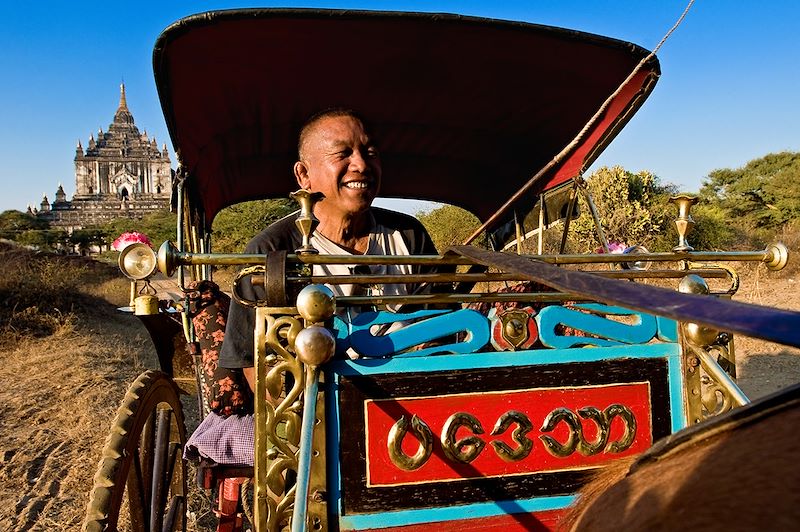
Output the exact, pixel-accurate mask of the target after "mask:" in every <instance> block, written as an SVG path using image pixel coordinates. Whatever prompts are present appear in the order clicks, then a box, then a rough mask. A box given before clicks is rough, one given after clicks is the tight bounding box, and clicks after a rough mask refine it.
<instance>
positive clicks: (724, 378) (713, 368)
mask: <svg viewBox="0 0 800 532" xmlns="http://www.w3.org/2000/svg"><path fill="white" fill-rule="evenodd" d="M692 351H693V352H694V354H695V355H697V357H698V358H699V359H700V364H702V365H703V369H704V370H706V371H707V372H708V373H709V374H710V375H711V376H712V377H713V378H714V380H715V381H717V383H719V384H720V385H722V387H723V388H725V391H726V392H728V393H729V394H730V395H731V398H732V399H733V402H734V403H736V406H743V405H746V404H747V403H749V402H750V399H748V398H747V396H746V395H745V394H744V392H743V391H742V390H741V388H739V386H737V385H736V383H735V382H734V381H733V379H731V377H730V375H728V374H727V373H726V372H725V370H723V369H722V368H721V367H720V365H719V364H717V361H716V360H714V359H713V358H711V355H709V354H708V353H707V352H706V351H705V350H704V349H696V348H694V347H692Z"/></svg>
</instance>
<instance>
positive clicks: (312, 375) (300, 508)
mask: <svg viewBox="0 0 800 532" xmlns="http://www.w3.org/2000/svg"><path fill="white" fill-rule="evenodd" d="M318 388H319V368H318V367H317V366H310V365H306V386H305V390H304V392H303V425H302V429H301V431H300V449H299V450H298V451H297V484H296V486H297V487H296V489H295V492H294V510H293V511H292V532H304V531H305V529H306V513H307V511H308V487H309V484H310V481H311V451H312V446H313V445H312V444H313V437H314V422H315V420H316V417H317V390H318Z"/></svg>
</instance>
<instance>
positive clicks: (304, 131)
mask: <svg viewBox="0 0 800 532" xmlns="http://www.w3.org/2000/svg"><path fill="white" fill-rule="evenodd" d="M340 116H349V117H350V118H354V119H356V120H358V121H359V122H361V124H362V125H363V126H364V129H366V130H367V131H369V128H367V125H366V123H365V122H364V119H363V118H361V115H359V114H358V113H357V112H355V111H354V110H352V109H348V108H346V107H329V108H328V109H324V110H322V111H319V112H317V113H314V114H313V115H311V117H310V118H309V119H308V120H306V122H305V123H304V124H303V127H301V128H300V135H298V137H297V158H298V160H300V161H302V160H303V145H304V144H305V142H306V139H307V138H308V135H309V134H310V133H311V132H312V131H313V130H314V126H316V125H317V124H318V123H319V122H321V121H323V120H325V119H326V118H338V117H340Z"/></svg>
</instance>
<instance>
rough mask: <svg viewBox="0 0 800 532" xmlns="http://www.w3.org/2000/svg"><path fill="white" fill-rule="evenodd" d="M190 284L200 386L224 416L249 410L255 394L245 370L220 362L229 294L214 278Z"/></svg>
mask: <svg viewBox="0 0 800 532" xmlns="http://www.w3.org/2000/svg"><path fill="white" fill-rule="evenodd" d="M189 288H190V289H191V290H192V292H190V294H189V303H190V306H189V316H190V317H191V318H192V323H193V324H194V330H195V335H196V337H197V343H198V344H199V347H200V353H201V355H202V356H201V360H202V367H201V368H200V370H201V371H200V375H201V379H200V388H201V392H202V394H203V397H204V398H205V399H206V404H207V405H208V408H209V409H210V410H211V411H212V412H215V413H217V414H219V415H221V416H229V415H231V414H239V415H243V414H250V413H252V412H253V397H252V394H251V393H250V387H249V386H248V385H247V381H246V380H245V378H244V374H243V373H242V370H241V369H228V368H221V367H219V365H218V361H219V351H220V349H221V348H222V341H223V340H224V339H225V323H226V322H227V319H228V308H229V306H230V297H228V295H226V294H225V293H223V292H222V291H221V290H220V289H219V286H217V285H216V284H215V283H214V282H212V281H194V282H193V283H191V284H190V285H189Z"/></svg>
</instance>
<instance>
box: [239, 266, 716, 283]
mask: <svg viewBox="0 0 800 532" xmlns="http://www.w3.org/2000/svg"><path fill="white" fill-rule="evenodd" d="M589 273H591V274H592V275H599V276H601V277H612V278H614V279H679V278H683V277H685V276H686V275H687V272H686V271H680V270H646V271H636V270H615V271H607V270H603V271H597V272H589ZM692 273H694V274H696V275H700V276H701V277H707V278H710V279H722V278H725V277H728V276H729V274H728V273H727V272H726V271H725V270H720V269H711V268H709V269H693V270H692ZM523 280H524V279H523V278H522V276H520V275H516V274H513V273H420V274H416V275H414V274H412V275H287V276H286V282H289V283H319V284H396V283H451V282H456V283H460V282H476V283H480V282H502V281H523ZM252 283H253V285H256V286H263V284H264V279H263V276H256V277H255V278H254V279H253V280H252Z"/></svg>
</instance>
